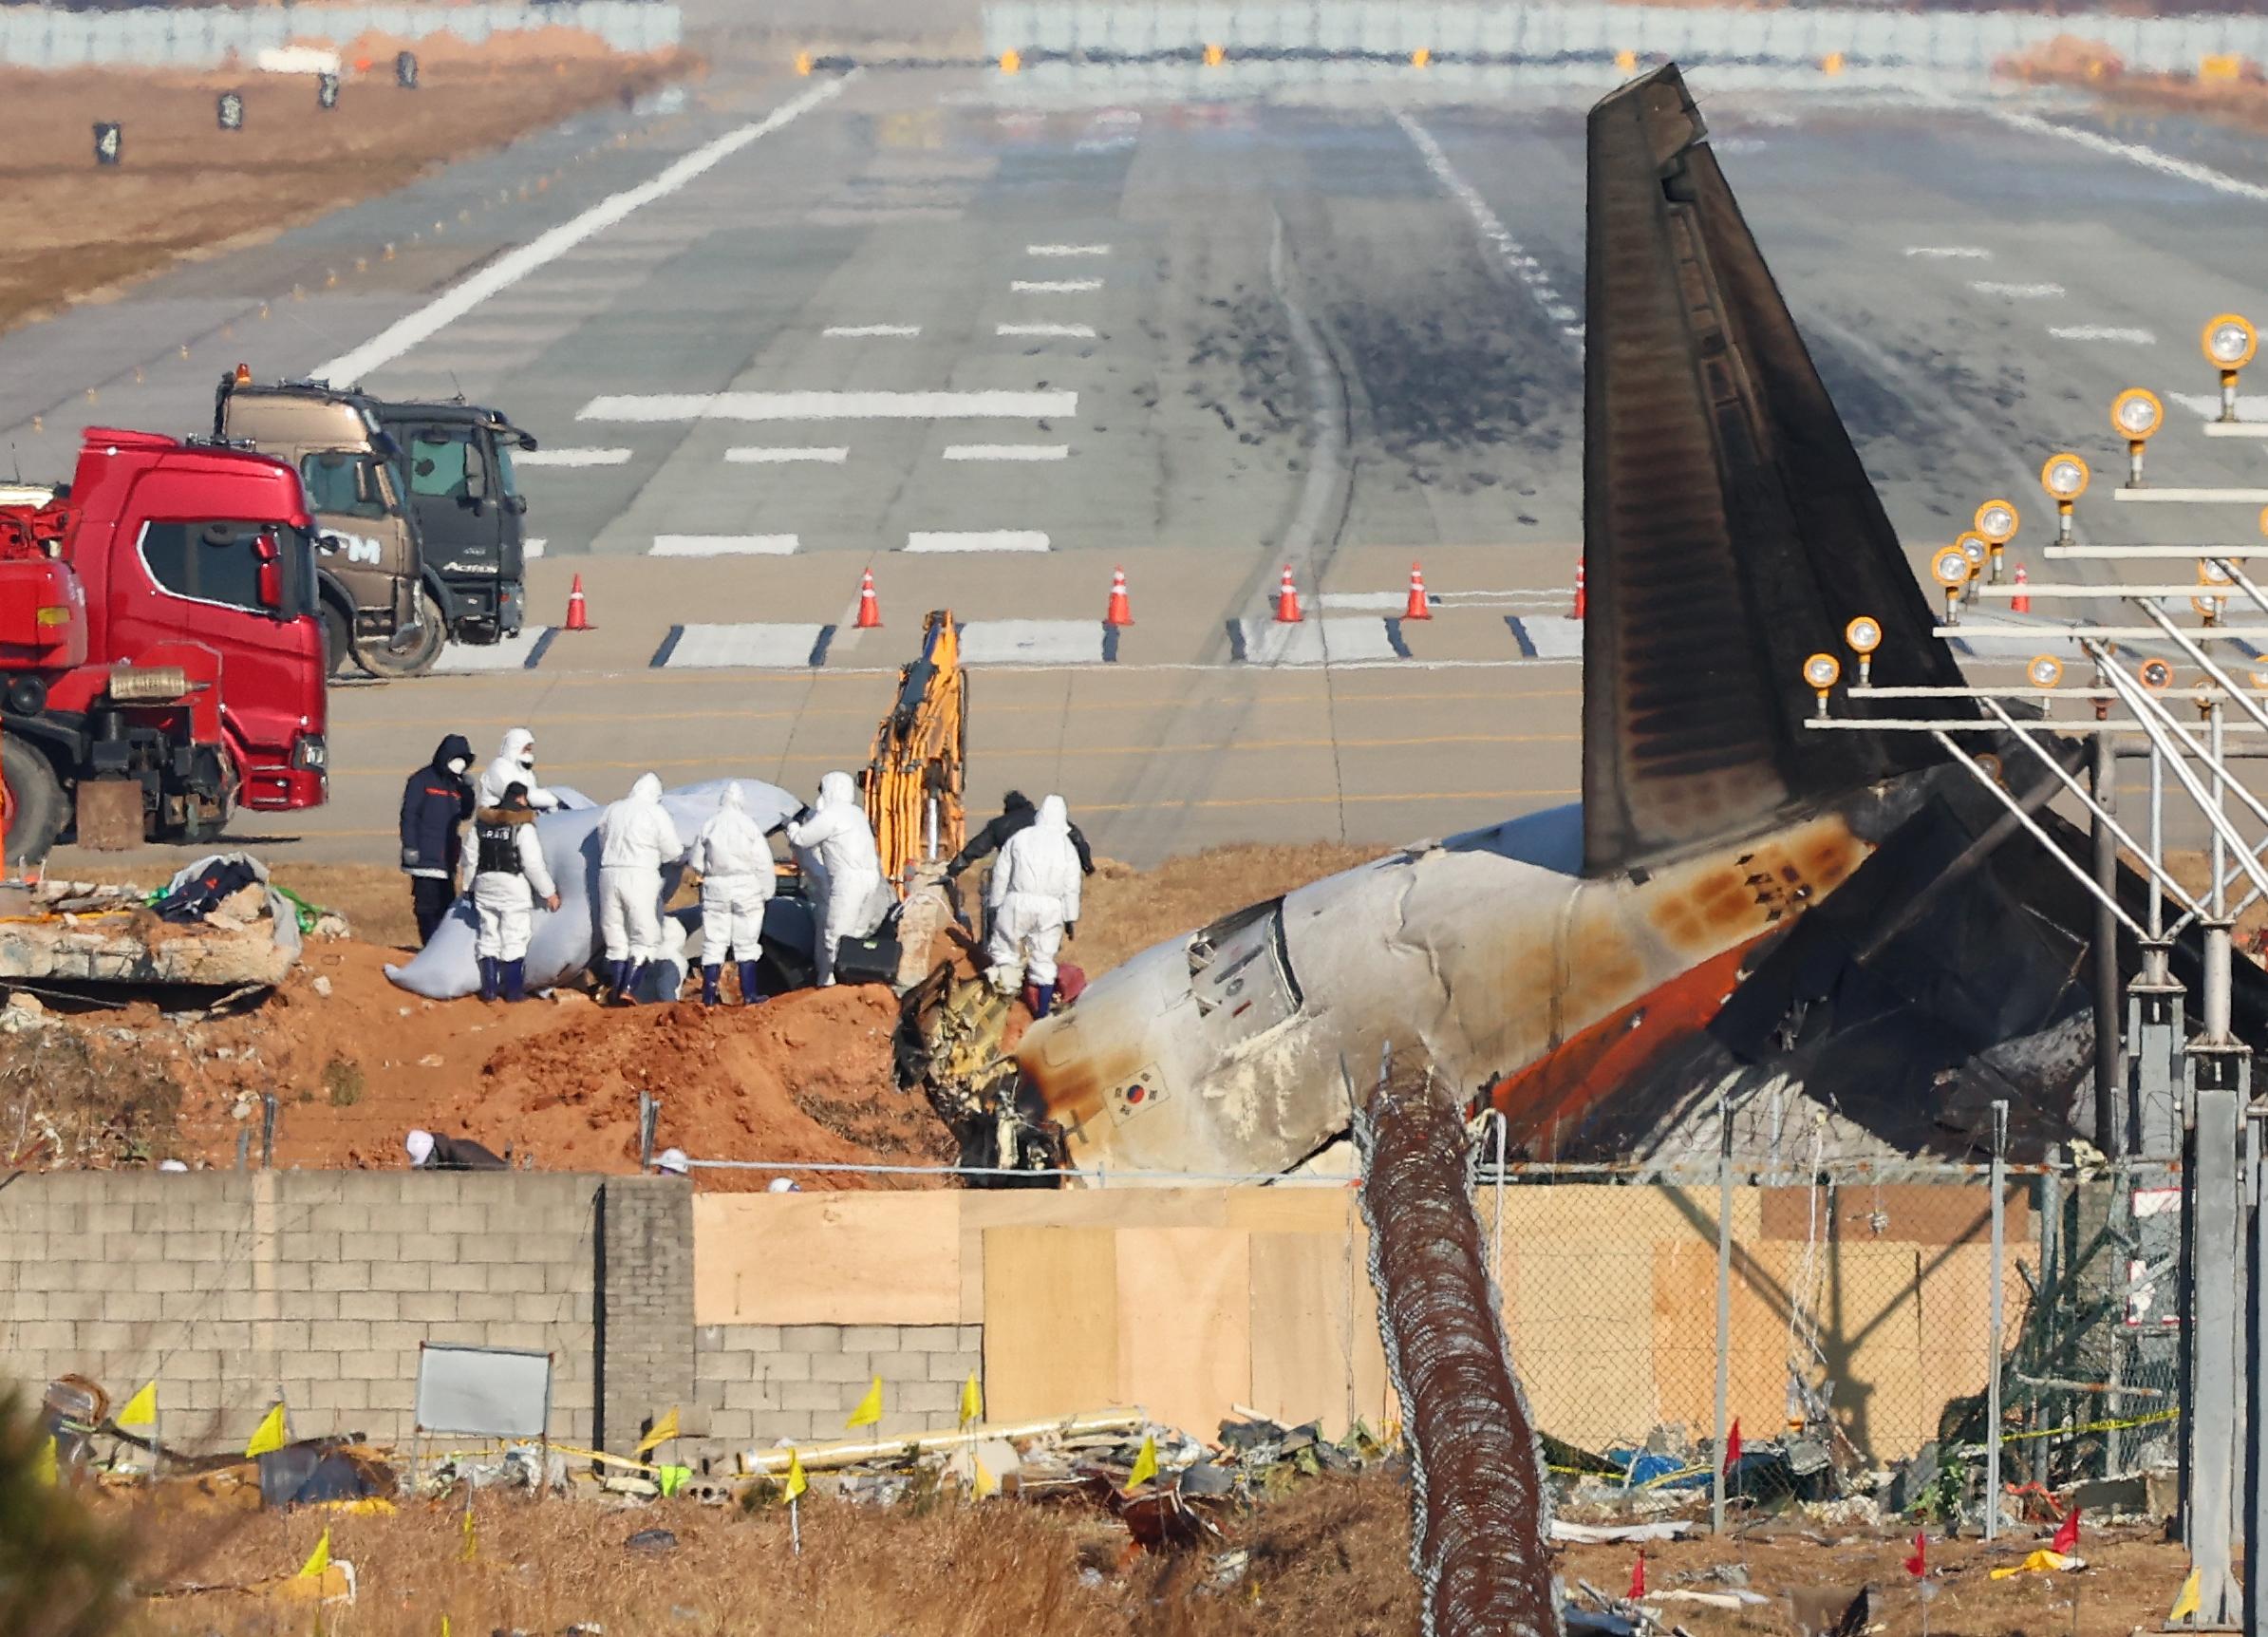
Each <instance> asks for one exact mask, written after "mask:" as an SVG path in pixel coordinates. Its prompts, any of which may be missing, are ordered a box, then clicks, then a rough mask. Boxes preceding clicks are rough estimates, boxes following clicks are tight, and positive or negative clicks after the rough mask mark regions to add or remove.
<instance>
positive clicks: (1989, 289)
mask: <svg viewBox="0 0 2268 1637" xmlns="http://www.w3.org/2000/svg"><path fill="white" fill-rule="evenodd" d="M1969 288H1970V289H1971V290H1973V291H1975V292H1977V294H1979V295H1998V296H2005V297H2006V298H2007V299H2009V300H2010V301H2043V300H2045V299H2047V298H2048V297H2050V296H2053V295H2061V294H2062V293H2063V286H2062V285H2060V284H2000V283H1996V282H1995V281H1994V280H1992V279H1989V278H1973V279H1971V280H1970V281H1969Z"/></svg>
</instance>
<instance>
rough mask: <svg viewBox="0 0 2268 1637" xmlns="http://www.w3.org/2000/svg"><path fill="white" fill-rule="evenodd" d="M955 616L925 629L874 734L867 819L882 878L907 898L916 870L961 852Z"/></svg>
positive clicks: (960, 708)
mask: <svg viewBox="0 0 2268 1637" xmlns="http://www.w3.org/2000/svg"><path fill="white" fill-rule="evenodd" d="M959 638H960V632H959V628H958V627H956V626H955V625H954V624H953V615H952V612H951V611H950V610H949V609H939V610H937V611H935V612H932V613H931V614H930V615H929V617H928V620H927V621H926V622H925V623H924V625H923V628H922V653H921V657H920V658H919V659H917V660H915V661H914V662H913V663H912V664H910V665H907V666H903V667H901V668H899V671H898V695H897V699H896V701H895V703H893V704H892V705H891V706H890V714H889V715H887V716H885V717H884V718H883V719H882V723H881V725H880V726H878V727H876V728H875V729H874V751H873V755H872V757H870V758H869V759H868V762H867V768H866V778H865V781H864V783H865V787H866V816H867V819H868V821H869V822H870V823H871V824H872V825H873V827H874V847H875V851H876V852H877V853H878V854H879V855H880V856H881V860H882V875H883V878H884V879H886V880H887V881H889V882H890V885H891V887H893V888H894V889H895V890H896V891H897V893H898V894H899V895H900V896H901V897H903V896H904V895H905V893H906V888H907V885H908V883H909V880H910V878H911V875H912V873H913V870H914V867H915V866H917V865H920V864H923V863H927V862H934V861H936V860H938V859H942V858H948V857H950V856H952V855H953V854H955V853H957V852H959V851H960V850H961V842H962V833H963V830H964V828H965V824H964V818H963V812H962V792H963V790H964V789H965V777H966V773H965V770H966V765H967V748H968V719H967V706H968V675H967V673H966V672H965V671H964V670H963V669H962V668H961V661H960V640H959Z"/></svg>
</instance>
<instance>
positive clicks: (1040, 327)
mask: <svg viewBox="0 0 2268 1637" xmlns="http://www.w3.org/2000/svg"><path fill="white" fill-rule="evenodd" d="M992 333H993V334H995V335H1029V336H1054V337H1057V338H1058V339H1060V340H1064V341H1092V340H1094V339H1095V327H1094V326H1093V325H1092V324H996V325H994V326H993V327H992Z"/></svg>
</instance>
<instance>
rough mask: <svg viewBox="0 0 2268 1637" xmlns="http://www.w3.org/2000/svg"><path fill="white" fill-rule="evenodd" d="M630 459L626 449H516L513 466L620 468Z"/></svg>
mask: <svg viewBox="0 0 2268 1637" xmlns="http://www.w3.org/2000/svg"><path fill="white" fill-rule="evenodd" d="M629 458H630V452H629V451H628V449H517V450H515V451H514V452H513V456H512V463H513V464H514V465H515V466H620V465H622V464H624V463H625V462H627V461H628V460H629Z"/></svg>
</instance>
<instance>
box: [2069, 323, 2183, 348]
mask: <svg viewBox="0 0 2268 1637" xmlns="http://www.w3.org/2000/svg"><path fill="white" fill-rule="evenodd" d="M2048 333H2049V334H2050V335H2052V336H2053V337H2055V339H2056V340H2058V341H2115V342H2118V343H2119V344H2120V345H2122V346H2126V347H2148V346H2151V345H2153V344H2154V343H2155V342H2156V341H2157V339H2158V338H2157V337H2156V336H2155V335H2152V334H2151V333H2150V332H2149V331H2148V330H2146V329H2127V328H2126V327H2124V326H2121V325H2116V324H2056V325H2051V326H2049V328H2048Z"/></svg>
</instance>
